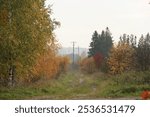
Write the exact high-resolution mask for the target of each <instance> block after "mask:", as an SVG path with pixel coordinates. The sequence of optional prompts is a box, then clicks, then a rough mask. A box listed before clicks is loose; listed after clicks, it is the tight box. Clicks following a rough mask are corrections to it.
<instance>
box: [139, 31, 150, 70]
mask: <svg viewBox="0 0 150 117" xmlns="http://www.w3.org/2000/svg"><path fill="white" fill-rule="evenodd" d="M136 58H137V63H138V68H139V69H140V70H142V71H146V70H149V69H150V35H149V33H148V34H147V35H146V36H145V37H144V36H143V35H142V36H141V38H140V40H139V43H138V48H137V51H136Z"/></svg>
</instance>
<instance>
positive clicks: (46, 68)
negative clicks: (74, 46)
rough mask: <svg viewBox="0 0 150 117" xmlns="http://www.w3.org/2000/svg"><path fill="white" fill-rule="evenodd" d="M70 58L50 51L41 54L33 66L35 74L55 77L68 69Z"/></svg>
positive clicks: (43, 76)
mask: <svg viewBox="0 0 150 117" xmlns="http://www.w3.org/2000/svg"><path fill="white" fill-rule="evenodd" d="M68 63H69V59H68V58H67V57H61V56H57V55H56V54H55V53H54V52H51V51H48V52H46V53H45V54H43V55H41V56H40V57H39V58H38V60H37V64H36V65H35V66H34V68H33V75H34V76H36V77H40V78H41V77H42V78H46V79H49V78H54V77H58V75H59V74H60V73H62V72H65V71H66V70H67V66H68Z"/></svg>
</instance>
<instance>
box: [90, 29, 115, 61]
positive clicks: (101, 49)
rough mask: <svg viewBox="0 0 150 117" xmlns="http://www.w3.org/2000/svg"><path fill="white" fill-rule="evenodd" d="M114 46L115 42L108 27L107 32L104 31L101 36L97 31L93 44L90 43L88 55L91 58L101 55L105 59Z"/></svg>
mask: <svg viewBox="0 0 150 117" xmlns="http://www.w3.org/2000/svg"><path fill="white" fill-rule="evenodd" d="M112 45H113V41H112V37H111V33H110V31H109V28H108V27H107V28H106V31H102V33H101V34H100V35H99V34H98V33H97V31H95V32H94V34H93V36H92V42H91V43H90V49H89V53H88V55H89V57H91V56H94V55H95V54H97V53H101V54H102V55H103V56H104V58H105V57H108V53H109V51H110V48H111V47H112Z"/></svg>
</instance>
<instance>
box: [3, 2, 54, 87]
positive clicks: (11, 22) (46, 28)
mask: <svg viewBox="0 0 150 117" xmlns="http://www.w3.org/2000/svg"><path fill="white" fill-rule="evenodd" d="M44 2H45V0H35V1H34V0H28V1H26V0H19V1H18V0H13V1H11V0H0V53H1V54H0V70H1V72H0V77H1V78H5V79H7V80H8V84H9V85H13V81H14V80H13V79H14V78H15V77H18V78H21V77H23V75H22V74H24V73H25V74H28V72H29V71H30V70H31V68H32V67H33V66H34V64H35V62H36V59H37V58H38V56H39V55H40V54H41V53H43V52H44V51H45V50H46V49H47V46H49V47H50V48H51V49H52V48H53V47H54V46H55V48H56V45H55V39H54V36H53V29H54V23H53V21H52V20H51V18H50V15H51V9H48V8H45V6H44ZM52 50H53V49H52ZM14 75H16V76H14Z"/></svg>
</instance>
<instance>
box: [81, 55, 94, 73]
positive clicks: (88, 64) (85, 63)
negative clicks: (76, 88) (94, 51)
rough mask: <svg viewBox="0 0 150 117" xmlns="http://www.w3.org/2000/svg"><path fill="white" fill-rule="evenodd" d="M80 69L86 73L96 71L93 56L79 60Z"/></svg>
mask: <svg viewBox="0 0 150 117" xmlns="http://www.w3.org/2000/svg"><path fill="white" fill-rule="evenodd" d="M80 69H81V70H82V71H85V72H87V73H94V72H95V71H96V65H95V61H94V59H93V57H90V58H85V59H83V60H82V61H81V62H80Z"/></svg>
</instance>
